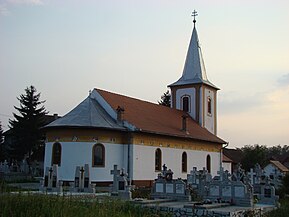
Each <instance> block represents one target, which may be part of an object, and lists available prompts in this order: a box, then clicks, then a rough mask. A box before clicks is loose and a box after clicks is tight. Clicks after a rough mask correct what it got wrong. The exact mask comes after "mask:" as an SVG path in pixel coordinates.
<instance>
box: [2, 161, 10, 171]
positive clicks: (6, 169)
mask: <svg viewBox="0 0 289 217" xmlns="http://www.w3.org/2000/svg"><path fill="white" fill-rule="evenodd" d="M3 172H4V173H5V174H7V173H10V168H9V165H8V162H7V160H5V161H4V163H3Z"/></svg>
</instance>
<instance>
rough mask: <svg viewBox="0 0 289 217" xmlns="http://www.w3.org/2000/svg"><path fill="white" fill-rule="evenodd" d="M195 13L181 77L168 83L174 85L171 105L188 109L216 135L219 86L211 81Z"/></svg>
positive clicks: (203, 125) (194, 117) (171, 86)
mask: <svg viewBox="0 0 289 217" xmlns="http://www.w3.org/2000/svg"><path fill="white" fill-rule="evenodd" d="M192 16H193V17H194V19H193V23H194V27H193V32H192V36H191V40H190V44H189V48H188V51H187V56H186V61H185V65H184V69H183V73H182V76H181V78H180V79H179V80H177V81H176V82H174V83H172V84H170V85H168V87H170V88H171V95H172V100H171V101H172V103H171V105H172V107H173V108H176V109H180V110H184V111H186V112H188V114H190V115H191V117H192V118H193V119H195V120H196V121H197V122H198V123H199V124H200V125H201V126H202V127H205V128H207V129H208V130H209V131H210V132H212V133H213V134H216V132H217V130H216V129H217V123H216V122H217V117H216V107H217V106H216V98H217V96H216V94H217V90H219V88H218V87H216V86H215V85H214V84H212V83H211V82H210V81H209V80H208V77H207V73H206V68H205V64H204V60H203V57H202V51H201V47H200V43H199V38H198V33H197V29H196V19H195V17H196V16H197V12H196V11H193V13H192Z"/></svg>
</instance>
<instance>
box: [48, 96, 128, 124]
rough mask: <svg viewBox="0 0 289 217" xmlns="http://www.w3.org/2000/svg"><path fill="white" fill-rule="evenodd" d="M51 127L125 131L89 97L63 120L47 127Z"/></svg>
mask: <svg viewBox="0 0 289 217" xmlns="http://www.w3.org/2000/svg"><path fill="white" fill-rule="evenodd" d="M49 127H99V128H109V129H117V130H124V129H125V128H124V127H123V126H121V125H119V124H118V123H117V122H116V121H115V120H114V119H113V118H112V117H111V116H110V115H109V114H108V113H107V112H106V111H105V110H104V109H103V108H102V106H101V105H100V104H99V103H98V102H97V101H96V100H95V99H94V98H91V97H90V96H88V97H87V98H86V99H85V100H83V101H82V102H81V103H80V104H79V105H77V106H76V107H75V108H74V109H72V110H71V111H70V112H69V113H67V114H66V115H64V116H63V117H62V118H59V119H57V120H55V121H54V122H52V123H50V124H48V125H46V126H45V128H49Z"/></svg>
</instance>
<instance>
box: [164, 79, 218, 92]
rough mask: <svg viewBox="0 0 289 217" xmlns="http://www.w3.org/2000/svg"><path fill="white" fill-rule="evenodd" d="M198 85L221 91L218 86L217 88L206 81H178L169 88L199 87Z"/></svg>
mask: <svg viewBox="0 0 289 217" xmlns="http://www.w3.org/2000/svg"><path fill="white" fill-rule="evenodd" d="M197 84H200V85H206V86H208V87H211V88H213V89H215V90H220V88H218V87H217V86H215V85H214V84H212V83H211V82H206V81H202V82H200V81H180V80H178V81H177V82H174V83H172V84H170V85H168V87H169V88H171V87H186V86H191V85H197Z"/></svg>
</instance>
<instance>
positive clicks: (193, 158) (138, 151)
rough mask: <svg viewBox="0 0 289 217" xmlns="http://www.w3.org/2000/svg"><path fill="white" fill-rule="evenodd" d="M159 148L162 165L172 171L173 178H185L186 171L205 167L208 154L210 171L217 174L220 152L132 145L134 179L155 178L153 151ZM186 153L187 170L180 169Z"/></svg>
mask: <svg viewBox="0 0 289 217" xmlns="http://www.w3.org/2000/svg"><path fill="white" fill-rule="evenodd" d="M157 148H159V149H160V150H161V151H162V165H163V164H166V165H167V167H168V169H171V170H172V171H173V172H174V178H182V179H186V178H187V173H190V171H191V170H193V167H197V169H198V170H201V169H203V167H206V159H207V155H208V154H209V155H210V157H211V173H212V175H213V176H215V175H217V171H219V165H220V153H218V152H207V151H195V150H185V149H176V148H164V147H153V146H144V145H133V150H134V151H133V154H134V155H133V165H134V166H133V173H134V175H133V179H134V180H153V179H156V178H157V174H158V173H159V171H157V172H156V171H155V151H156V149H157ZM184 151H185V152H186V153H187V159H188V161H187V172H186V173H182V171H181V169H182V168H181V159H182V153H183V152H184Z"/></svg>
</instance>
